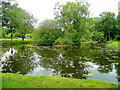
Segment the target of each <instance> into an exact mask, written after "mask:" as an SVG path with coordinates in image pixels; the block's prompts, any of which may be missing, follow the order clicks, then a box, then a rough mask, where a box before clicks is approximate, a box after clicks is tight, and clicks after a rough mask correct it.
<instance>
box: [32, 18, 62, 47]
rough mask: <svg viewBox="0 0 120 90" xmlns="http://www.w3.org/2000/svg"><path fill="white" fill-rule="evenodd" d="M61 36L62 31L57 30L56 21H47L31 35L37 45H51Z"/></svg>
mask: <svg viewBox="0 0 120 90" xmlns="http://www.w3.org/2000/svg"><path fill="white" fill-rule="evenodd" d="M60 36H62V30H61V29H59V28H58V25H57V21H55V20H51V19H47V20H45V21H43V22H41V23H40V26H39V27H38V28H37V30H36V31H35V32H34V33H33V37H34V39H35V40H36V42H37V44H38V45H53V44H54V42H55V40H56V39H57V38H58V37H60Z"/></svg>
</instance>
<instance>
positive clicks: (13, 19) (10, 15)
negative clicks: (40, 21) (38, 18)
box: [2, 0, 35, 40]
mask: <svg viewBox="0 0 120 90" xmlns="http://www.w3.org/2000/svg"><path fill="white" fill-rule="evenodd" d="M13 2H14V3H13ZM2 12H3V13H2V27H3V28H4V29H3V33H4V37H5V34H9V33H10V34H11V37H12V36H13V34H14V33H16V34H15V35H14V36H20V37H22V40H24V38H25V35H26V34H27V33H30V32H31V31H32V30H33V23H34V22H35V20H34V18H33V16H32V15H30V14H29V13H28V12H27V11H25V10H24V9H22V8H20V7H18V4H17V3H16V2H15V1H14V0H6V1H2ZM6 30H7V31H6Z"/></svg>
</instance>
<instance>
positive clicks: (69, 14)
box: [0, 0, 120, 45]
mask: <svg viewBox="0 0 120 90" xmlns="http://www.w3.org/2000/svg"><path fill="white" fill-rule="evenodd" d="M1 4H2V14H1V16H2V25H0V28H2V37H3V38H5V37H11V38H12V37H21V38H22V40H24V38H25V36H26V35H30V34H31V33H32V36H33V38H34V40H35V42H36V43H37V44H38V45H55V44H61V45H64V44H67V45H80V44H81V42H89V41H98V42H106V41H110V40H120V15H118V16H117V17H116V16H115V14H114V13H112V12H102V13H101V14H100V17H95V18H90V17H89V16H90V11H89V10H88V9H89V4H88V3H87V2H83V1H78V0H76V1H75V2H67V3H66V4H65V5H60V4H59V3H57V4H56V5H55V8H54V10H55V13H54V15H55V19H54V20H51V19H47V20H45V21H43V22H41V23H40V25H39V27H38V28H36V29H34V26H33V24H34V23H35V19H34V18H33V16H32V15H31V14H29V13H28V12H27V11H25V10H24V9H22V8H20V7H18V4H17V2H15V1H14V0H5V1H2V3H1Z"/></svg>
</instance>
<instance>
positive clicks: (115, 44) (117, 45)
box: [109, 40, 120, 48]
mask: <svg viewBox="0 0 120 90" xmlns="http://www.w3.org/2000/svg"><path fill="white" fill-rule="evenodd" d="M109 46H110V47H115V48H120V41H114V40H113V41H109Z"/></svg>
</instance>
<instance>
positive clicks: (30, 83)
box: [2, 73, 117, 88]
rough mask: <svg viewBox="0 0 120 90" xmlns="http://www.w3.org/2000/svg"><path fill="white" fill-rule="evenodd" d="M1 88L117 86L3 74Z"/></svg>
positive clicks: (60, 78)
mask: <svg viewBox="0 0 120 90" xmlns="http://www.w3.org/2000/svg"><path fill="white" fill-rule="evenodd" d="M2 87H3V88H117V84H113V83H111V82H103V81H98V80H85V79H73V78H72V79H71V78H63V77H55V76H54V77H48V76H40V77H33V76H23V75H18V74H10V73H3V74H2Z"/></svg>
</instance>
